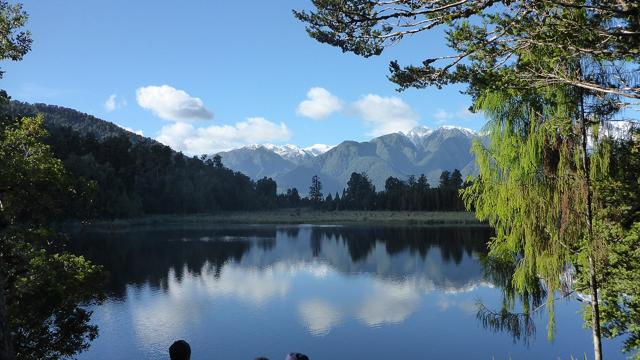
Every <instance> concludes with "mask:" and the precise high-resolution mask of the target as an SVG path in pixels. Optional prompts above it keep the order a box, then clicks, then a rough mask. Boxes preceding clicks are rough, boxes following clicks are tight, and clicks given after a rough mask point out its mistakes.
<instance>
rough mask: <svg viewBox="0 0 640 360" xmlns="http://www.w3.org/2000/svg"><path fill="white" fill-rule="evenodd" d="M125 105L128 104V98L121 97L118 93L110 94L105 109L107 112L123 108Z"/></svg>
mask: <svg viewBox="0 0 640 360" xmlns="http://www.w3.org/2000/svg"><path fill="white" fill-rule="evenodd" d="M125 106H127V100H125V99H123V98H121V97H119V96H118V95H116V94H111V95H109V97H108V98H107V100H106V101H105V102H104V109H105V110H106V111H107V112H113V111H115V110H117V109H122V108H123V107H125Z"/></svg>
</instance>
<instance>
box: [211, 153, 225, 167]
mask: <svg viewBox="0 0 640 360" xmlns="http://www.w3.org/2000/svg"><path fill="white" fill-rule="evenodd" d="M213 166H214V167H215V168H216V169H222V168H223V167H224V165H223V164H222V156H220V154H215V156H214V157H213Z"/></svg>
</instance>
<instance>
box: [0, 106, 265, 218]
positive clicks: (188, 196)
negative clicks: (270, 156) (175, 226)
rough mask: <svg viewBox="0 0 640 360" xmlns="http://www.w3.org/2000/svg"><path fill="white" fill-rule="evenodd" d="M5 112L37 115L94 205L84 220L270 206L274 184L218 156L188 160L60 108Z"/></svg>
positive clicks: (15, 108) (48, 140)
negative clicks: (255, 178)
mask: <svg viewBox="0 0 640 360" xmlns="http://www.w3.org/2000/svg"><path fill="white" fill-rule="evenodd" d="M9 112H10V113H11V116H34V115H35V114H42V116H43V117H44V123H45V126H46V127H47V130H48V132H49V135H48V137H47V138H46V139H45V142H46V143H48V144H49V145H50V146H51V148H52V151H53V154H54V155H55V156H56V157H57V158H59V159H61V160H62V161H63V163H64V166H65V168H66V169H67V171H69V173H70V174H71V175H72V176H74V177H75V178H77V179H79V180H89V184H90V186H89V188H88V189H84V191H86V192H87V195H88V196H89V197H90V198H91V199H92V200H91V201H90V206H88V208H87V210H86V211H85V213H84V215H85V216H86V217H88V218H89V217H98V218H126V217H131V216H138V215H144V214H183V213H201V212H212V211H217V210H254V209H255V210H258V209H265V208H272V207H275V197H276V188H275V182H273V181H272V180H269V179H263V180H260V181H257V182H255V181H252V180H251V179H250V178H248V177H247V176H245V175H243V174H241V173H239V172H234V171H232V170H230V169H228V168H225V167H224V166H223V165H222V163H221V162H220V159H219V158H216V159H209V160H206V161H203V160H202V159H200V158H197V157H188V156H185V155H183V154H182V153H177V152H175V151H173V150H172V149H171V148H169V147H168V146H165V145H162V144H160V143H158V142H156V141H154V140H152V139H149V138H145V137H142V136H139V135H137V134H134V133H131V132H129V131H126V130H124V129H121V128H120V127H118V126H117V125H114V124H112V123H109V122H107V121H104V120H100V119H98V118H95V117H93V116H90V115H87V114H83V113H80V112H77V111H75V110H72V109H67V108H64V107H58V106H51V105H43V104H36V105H29V104H25V103H20V102H12V103H11V106H10V108H9Z"/></svg>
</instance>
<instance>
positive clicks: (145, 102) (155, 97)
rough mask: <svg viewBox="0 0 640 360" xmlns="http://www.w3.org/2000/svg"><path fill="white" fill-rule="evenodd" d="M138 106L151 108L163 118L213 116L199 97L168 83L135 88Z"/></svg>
mask: <svg viewBox="0 0 640 360" xmlns="http://www.w3.org/2000/svg"><path fill="white" fill-rule="evenodd" d="M136 100H137V101H138V105H140V107H142V108H144V109H147V110H151V111H152V112H153V113H154V114H155V115H156V116H158V117H159V118H161V119H165V120H173V121H188V120H206V119H211V118H213V114H212V113H211V112H210V111H209V110H207V108H206V107H205V106H204V103H203V102H202V100H200V98H197V97H192V96H191V95H189V94H187V93H186V92H185V91H183V90H178V89H175V88H173V87H171V86H169V85H162V86H145V87H141V88H138V90H136Z"/></svg>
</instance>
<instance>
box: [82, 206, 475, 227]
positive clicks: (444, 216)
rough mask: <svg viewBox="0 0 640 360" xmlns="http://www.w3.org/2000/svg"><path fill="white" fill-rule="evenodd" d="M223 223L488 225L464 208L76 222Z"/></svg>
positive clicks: (251, 213)
mask: <svg viewBox="0 0 640 360" xmlns="http://www.w3.org/2000/svg"><path fill="white" fill-rule="evenodd" d="M209 224H211V225H214V224H217V225H224V224H283V225H293V224H314V225H321V224H322V225H349V224H357V225H367V224H371V225H474V226H488V225H487V224H486V223H484V222H481V221H479V220H477V219H476V218H475V215H474V213H472V212H463V211H428V212H427V211H425V212H416V211H321V210H311V209H279V210H273V211H223V212H217V213H212V214H188V215H151V216H142V217H136V218H128V219H114V220H97V221H93V222H91V223H82V224H80V223H74V224H72V225H74V226H82V227H84V228H89V229H109V230H114V229H118V228H128V227H137V226H152V225H153V226H157V225H161V226H167V225H169V226H171V225H182V226H202V225H209Z"/></svg>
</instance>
